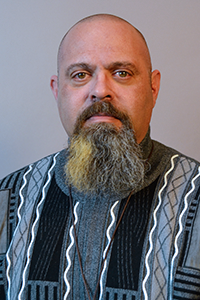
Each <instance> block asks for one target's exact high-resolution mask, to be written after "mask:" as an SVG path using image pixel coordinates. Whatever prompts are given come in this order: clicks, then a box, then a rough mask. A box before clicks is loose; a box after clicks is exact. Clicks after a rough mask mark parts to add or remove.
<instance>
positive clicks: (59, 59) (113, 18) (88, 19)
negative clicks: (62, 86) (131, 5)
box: [57, 14, 152, 74]
mask: <svg viewBox="0 0 200 300" xmlns="http://www.w3.org/2000/svg"><path fill="white" fill-rule="evenodd" d="M96 19H101V20H102V19H107V20H111V21H118V22H119V21H121V22H122V23H126V24H128V25H130V26H131V27H132V28H133V29H134V30H135V31H136V32H137V33H138V35H139V36H140V38H141V39H142V40H143V42H144V45H145V48H146V49H145V50H146V55H145V56H146V61H147V63H148V65H149V73H151V71H152V64H151V57H150V53H149V49H148V46H147V42H146V39H145V38H144V36H143V34H142V33H141V32H140V31H139V30H138V29H137V28H136V27H134V26H133V25H132V24H131V23H129V22H127V21H126V20H124V19H122V18H120V17H117V16H114V15H111V14H96V15H92V16H89V17H86V18H84V19H82V20H80V21H78V22H77V23H76V24H74V25H73V26H72V27H71V28H70V29H69V30H68V31H67V33H66V34H65V35H64V37H63V38H62V40H61V42H60V45H59V48H58V56H57V72H58V74H59V69H60V65H61V63H62V58H63V47H62V46H63V42H64V40H65V38H66V37H67V35H68V34H69V32H70V31H71V30H72V29H73V28H74V27H76V26H78V25H80V24H82V23H84V22H92V21H94V20H96Z"/></svg>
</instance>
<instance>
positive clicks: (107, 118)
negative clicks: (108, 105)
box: [85, 113, 122, 127]
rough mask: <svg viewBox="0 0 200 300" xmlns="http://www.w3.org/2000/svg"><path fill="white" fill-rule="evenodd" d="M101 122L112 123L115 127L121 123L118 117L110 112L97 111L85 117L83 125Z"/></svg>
mask: <svg viewBox="0 0 200 300" xmlns="http://www.w3.org/2000/svg"><path fill="white" fill-rule="evenodd" d="M101 122H105V123H112V124H114V125H116V126H117V127H121V125H122V123H121V121H120V119H119V118H116V117H114V116H112V115H110V114H105V113H98V114H94V115H92V116H90V117H89V118H87V119H86V121H85V126H89V125H90V124H94V123H101Z"/></svg>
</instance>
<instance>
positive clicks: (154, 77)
mask: <svg viewBox="0 0 200 300" xmlns="http://www.w3.org/2000/svg"><path fill="white" fill-rule="evenodd" d="M160 78H161V74H160V71H158V70H154V71H153V72H152V73H151V89H152V95H153V106H155V104H156V99H157V97H158V92H159V89H160Z"/></svg>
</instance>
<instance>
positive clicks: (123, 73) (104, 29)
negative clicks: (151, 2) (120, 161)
mask: <svg viewBox="0 0 200 300" xmlns="http://www.w3.org/2000/svg"><path fill="white" fill-rule="evenodd" d="M58 76H59V77H57V76H55V75H54V76H52V78H51V88H52V91H53V93H54V96H55V98H56V101H57V104H58V110H59V114H60V118H61V121H62V124H63V126H64V128H65V130H66V132H67V134H68V135H69V137H70V136H71V135H72V134H73V131H74V125H75V123H76V120H77V117H78V116H79V115H80V114H81V113H82V112H83V111H84V110H85V109H86V108H87V107H89V106H91V105H92V104H93V103H94V102H96V101H105V100H106V101H110V102H111V103H112V104H113V106H114V107H116V108H117V109H118V110H120V111H122V112H125V113H126V114H128V115H129V117H130V120H131V122H132V125H133V128H134V131H135V135H136V139H137V142H138V143H140V142H141V141H142V140H143V138H144V137H145V135H146V133H147V131H148V127H149V123H150V119H151V114H152V109H153V107H154V105H155V102H156V98H157V94H158V90H159V81H160V73H159V71H157V70H155V71H154V72H153V73H152V74H150V63H149V59H148V52H147V49H146V45H145V43H144V41H143V40H142V38H141V37H140V35H139V34H138V32H137V31H136V30H135V29H134V28H133V27H132V26H131V25H129V24H127V23H125V22H123V21H120V20H112V19H111V20H110V19H98V20H96V19H95V20H92V21H91V20H90V21H85V22H82V23H79V24H78V25H76V26H75V27H74V28H72V29H71V31H70V32H69V33H68V35H67V36H66V37H65V39H64V41H63V44H62V47H61V55H60V59H59V75H58ZM98 122H107V123H112V124H114V125H115V126H116V127H118V128H120V127H121V126H122V123H121V121H120V120H119V119H117V118H115V117H113V116H111V115H105V114H98V115H94V116H92V117H90V118H89V119H88V120H87V121H86V122H85V124H84V126H89V125H90V124H92V123H98Z"/></svg>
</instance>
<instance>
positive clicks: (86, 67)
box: [65, 63, 95, 76]
mask: <svg viewBox="0 0 200 300" xmlns="http://www.w3.org/2000/svg"><path fill="white" fill-rule="evenodd" d="M77 68H78V69H83V70H87V71H89V72H92V71H93V70H94V69H95V67H94V66H92V65H90V64H86V63H75V64H71V65H70V66H69V67H68V68H67V70H66V72H65V75H66V76H69V75H70V73H71V72H72V71H73V70H74V69H77Z"/></svg>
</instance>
